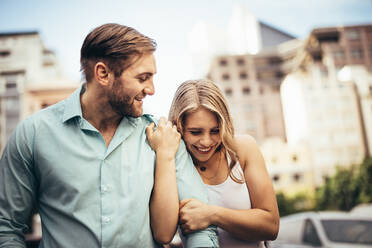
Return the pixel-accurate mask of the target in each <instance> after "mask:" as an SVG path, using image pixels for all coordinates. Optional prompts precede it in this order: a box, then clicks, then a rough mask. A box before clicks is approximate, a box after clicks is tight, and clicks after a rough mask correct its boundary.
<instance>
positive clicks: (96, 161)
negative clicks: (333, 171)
mask: <svg viewBox="0 0 372 248" xmlns="http://www.w3.org/2000/svg"><path fill="white" fill-rule="evenodd" d="M82 89H83V87H81V88H80V89H78V90H76V91H75V92H74V93H73V94H72V95H71V96H70V97H69V98H67V99H66V100H64V101H62V102H59V103H57V104H55V105H53V106H51V107H49V108H47V109H44V110H41V111H39V112H38V113H36V114H34V115H32V116H30V117H29V118H27V119H26V120H24V121H23V122H21V123H20V125H18V126H17V128H16V130H15V131H14V132H13V134H12V136H11V138H10V140H9V142H8V144H7V146H6V148H5V150H4V153H3V155H2V158H1V161H0V247H24V241H23V232H24V231H25V229H26V225H25V223H26V220H27V219H28V218H29V215H30V212H31V209H32V206H33V205H34V204H38V207H39V213H40V216H41V220H42V231H43V238H42V240H41V243H40V247H67V248H72V247H89V248H93V247H146V248H147V247H156V246H157V245H156V243H155V242H154V240H153V237H152V233H151V229H150V212H149V202H150V197H151V192H152V188H153V184H154V169H155V152H154V151H153V150H152V149H151V147H150V146H149V144H148V142H147V139H146V134H145V129H146V127H147V126H148V125H149V124H150V123H151V122H152V121H154V120H153V119H152V117H151V116H148V115H144V116H142V117H139V118H131V117H124V118H123V119H122V121H121V122H120V124H119V126H118V128H117V130H116V133H115V135H114V137H113V139H112V141H111V142H110V145H109V146H108V147H106V146H105V142H104V139H103V137H102V136H101V134H100V133H99V132H98V130H97V129H96V128H94V127H93V126H92V125H91V124H90V123H89V122H88V121H86V120H85V119H84V118H83V116H82V112H81V105H80V92H81V91H82ZM176 174H177V184H178V193H179V198H180V199H185V198H197V199H199V200H201V201H203V202H207V192H206V189H205V186H204V185H203V183H202V180H201V179H200V177H199V174H198V172H197V171H196V170H195V168H194V166H193V164H192V160H191V158H190V156H189V155H188V154H187V151H186V149H185V145H184V144H183V143H181V145H180V148H179V150H178V152H177V155H176ZM215 231H216V229H215V228H213V227H210V228H208V229H206V230H203V231H199V232H196V233H194V234H191V235H189V237H188V242H187V247H216V246H218V244H217V237H216V233H215Z"/></svg>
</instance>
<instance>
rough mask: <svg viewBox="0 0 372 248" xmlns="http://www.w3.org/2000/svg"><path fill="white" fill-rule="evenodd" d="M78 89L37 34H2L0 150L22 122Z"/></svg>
mask: <svg viewBox="0 0 372 248" xmlns="http://www.w3.org/2000/svg"><path fill="white" fill-rule="evenodd" d="M77 87H78V84H77V83H76V82H72V81H71V80H67V79H65V78H63V76H62V73H61V67H60V65H59V64H58V60H57V58H56V55H55V54H54V53H53V52H52V51H50V50H48V49H46V48H45V46H44V44H43V42H42V40H41V37H40V35H39V33H38V32H14V33H0V151H2V150H3V148H4V145H5V144H6V141H7V139H8V137H9V135H10V133H11V132H12V130H13V129H14V127H15V126H16V125H17V123H18V122H19V121H20V120H22V119H24V118H25V117H26V116H28V115H29V114H31V113H33V112H35V111H37V110H39V109H41V108H44V107H46V106H48V105H50V104H53V103H56V102H57V101H60V100H61V99H63V98H65V97H66V96H68V95H69V94H71V93H72V91H73V90H74V89H76V88H77Z"/></svg>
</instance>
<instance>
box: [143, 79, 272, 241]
mask: <svg viewBox="0 0 372 248" xmlns="http://www.w3.org/2000/svg"><path fill="white" fill-rule="evenodd" d="M169 121H171V122H172V123H173V124H174V125H176V126H177V130H178V131H179V132H180V133H181V135H182V138H183V140H184V142H185V144H186V147H187V150H188V152H189V153H190V155H191V157H192V159H193V162H194V165H195V167H196V169H197V171H198V172H199V174H200V176H201V178H202V179H203V182H204V183H205V184H206V186H207V189H208V197H209V204H208V205H207V204H204V203H202V202H200V201H198V200H195V199H186V200H182V201H181V202H180V211H179V215H180V216H179V223H180V225H181V229H182V231H183V233H190V232H193V231H195V230H199V229H203V228H206V227H207V226H209V225H216V226H217V227H218V229H219V241H220V245H221V247H264V244H263V242H262V241H263V240H273V239H275V238H276V236H277V233H278V229H279V213H278V208H277V203H276V198H275V193H274V189H273V186H272V183H271V180H270V177H269V175H268V173H267V170H266V167H265V162H264V159H263V157H262V155H261V152H260V151H259V148H258V146H257V144H256V143H255V141H254V139H253V138H252V137H250V136H239V137H235V136H234V128H233V123H232V119H231V116H230V113H229V109H228V107H227V104H226V101H225V99H224V97H223V95H222V93H221V91H220V90H219V89H218V87H217V86H216V85H215V84H214V83H213V82H211V81H208V80H195V81H186V82H184V83H183V84H181V85H180V87H179V88H178V90H177V92H176V94H175V96H174V99H173V102H172V106H171V110H170V113H169ZM150 144H151V142H150Z"/></svg>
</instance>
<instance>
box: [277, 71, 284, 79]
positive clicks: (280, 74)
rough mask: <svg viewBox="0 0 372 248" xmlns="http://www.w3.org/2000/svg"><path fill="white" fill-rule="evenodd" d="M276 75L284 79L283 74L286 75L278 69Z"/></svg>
mask: <svg viewBox="0 0 372 248" xmlns="http://www.w3.org/2000/svg"><path fill="white" fill-rule="evenodd" d="M275 76H276V78H277V79H282V78H283V76H284V73H283V72H281V71H277V72H276V73H275Z"/></svg>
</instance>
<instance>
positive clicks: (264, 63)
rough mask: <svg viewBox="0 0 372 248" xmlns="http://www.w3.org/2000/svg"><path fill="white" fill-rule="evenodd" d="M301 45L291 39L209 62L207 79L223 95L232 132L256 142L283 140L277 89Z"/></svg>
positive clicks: (293, 63)
mask: <svg viewBox="0 0 372 248" xmlns="http://www.w3.org/2000/svg"><path fill="white" fill-rule="evenodd" d="M302 45H303V42H302V41H299V40H296V39H293V40H291V41H287V42H284V43H282V44H280V45H277V46H274V47H271V48H266V49H264V50H262V51H261V52H259V53H258V54H255V55H253V54H245V55H225V56H217V57H215V58H214V59H213V60H212V63H211V68H210V71H209V74H208V77H209V78H210V79H212V80H213V81H214V82H215V83H216V84H218V86H219V87H220V89H221V90H222V91H223V92H224V95H225V96H226V98H227V101H228V104H229V106H230V110H231V113H232V116H233V119H234V125H235V130H236V133H244V134H250V135H252V136H253V137H254V138H255V139H256V140H257V142H258V143H262V142H264V140H265V139H266V138H269V137H279V138H281V139H282V140H286V134H285V127H284V120H283V113H282V104H281V99H280V92H279V89H280V84H281V83H282V80H283V78H284V77H285V76H286V75H287V73H289V72H290V71H291V69H292V68H293V67H294V65H295V61H294V59H295V58H296V56H297V51H298V50H299V49H300V48H301V47H302Z"/></svg>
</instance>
